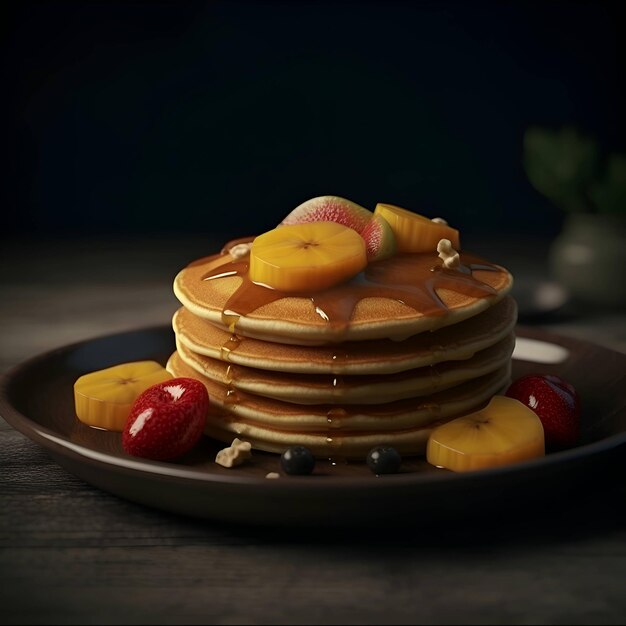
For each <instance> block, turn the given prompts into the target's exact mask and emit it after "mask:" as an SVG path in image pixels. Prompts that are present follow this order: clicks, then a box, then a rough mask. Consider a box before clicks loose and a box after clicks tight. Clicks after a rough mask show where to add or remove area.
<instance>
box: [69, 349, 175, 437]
mask: <svg viewBox="0 0 626 626" xmlns="http://www.w3.org/2000/svg"><path fill="white" fill-rule="evenodd" d="M170 378H172V375H171V374H170V373H169V372H168V371H167V370H166V369H165V368H164V367H163V366H162V365H160V364H159V363H157V362H156V361H136V362H133V363H122V364H121V365H115V366H113V367H108V368H106V369H103V370H98V371H95V372H91V373H89V374H85V375H83V376H81V377H80V378H79V379H78V380H77V381H76V382H75V383H74V403H75V407H76V416H77V417H78V419H79V420H80V421H81V422H84V423H85V424H87V425H88V426H94V427H96V428H104V429H105V430H114V431H118V432H121V431H123V430H124V426H125V425H126V419H127V418H128V414H129V413H130V409H131V407H132V405H133V402H134V401H135V399H136V398H137V396H139V395H140V394H141V393H143V392H144V391H145V390H146V389H148V387H151V386H152V385H156V384H157V383H160V382H163V381H164V380H169V379H170Z"/></svg>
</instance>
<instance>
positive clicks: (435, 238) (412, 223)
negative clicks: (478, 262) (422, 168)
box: [374, 203, 461, 252]
mask: <svg viewBox="0 0 626 626" xmlns="http://www.w3.org/2000/svg"><path fill="white" fill-rule="evenodd" d="M374 215H379V216H380V217H383V218H385V220H387V222H388V223H389V225H390V226H391V230H392V231H393V233H394V235H395V236H396V246H397V249H398V252H436V251H437V244H438V243H439V241H440V240H441V239H449V240H450V243H451V244H452V247H453V248H454V249H455V250H460V249H461V244H460V240H459V231H458V230H456V229H455V228H452V227H450V226H448V225H447V224H444V223H443V222H441V221H434V220H431V219H429V218H427V217H424V216H423V215H418V214H417V213H413V212H412V211H407V210H406V209H402V208H401V207H399V206H394V205H393V204H383V203H378V204H377V205H376V209H374Z"/></svg>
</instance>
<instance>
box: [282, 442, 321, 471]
mask: <svg viewBox="0 0 626 626" xmlns="http://www.w3.org/2000/svg"><path fill="white" fill-rule="evenodd" d="M280 464H281V466H282V468H283V471H284V472H285V474H291V475H292V476H296V475H299V476H304V475H305V474H310V473H311V472H312V471H313V468H314V467H315V457H314V456H313V454H311V451H310V450H309V449H308V448H305V447H304V446H293V447H292V448H287V450H285V451H284V452H283V454H282V456H281V457H280Z"/></svg>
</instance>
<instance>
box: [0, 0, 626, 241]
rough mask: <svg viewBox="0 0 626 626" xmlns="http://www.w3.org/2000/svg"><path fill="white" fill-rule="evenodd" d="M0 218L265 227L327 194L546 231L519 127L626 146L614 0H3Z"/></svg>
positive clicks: (152, 226) (108, 229)
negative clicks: (565, 129)
mask: <svg viewBox="0 0 626 626" xmlns="http://www.w3.org/2000/svg"><path fill="white" fill-rule="evenodd" d="M2 12H3V14H4V15H3V19H2V27H1V28H2V76H1V78H2V86H3V87H2V91H3V96H2V109H3V110H2V120H3V126H4V127H5V137H6V141H4V142H3V148H2V149H3V152H4V154H3V157H4V158H5V164H4V166H3V177H2V178H3V182H2V215H3V217H2V219H3V228H2V236H3V237H6V236H14V235H23V234H28V233H34V234H54V233H59V234H61V233H62V234H64V235H67V234H74V233H75V234H81V233H115V232H119V233H122V234H133V233H155V232H157V233H163V232H165V233H166V232H177V233H180V232H193V233H201V232H228V233H239V234H242V235H243V234H251V233H256V232H260V231H263V230H268V229H270V228H272V227H273V226H274V225H275V224H276V223H277V221H279V220H280V219H282V217H283V216H284V215H285V214H286V213H287V212H288V211H289V210H291V208H293V207H294V206H296V205H297V204H299V203H300V202H302V201H303V200H305V199H307V198H309V197H312V196H315V195H322V194H337V195H342V196H345V197H348V198H350V199H352V200H354V201H356V202H358V203H360V204H362V205H364V206H366V207H368V208H373V207H374V205H375V203H376V202H377V201H386V202H391V203H395V204H399V205H402V206H406V207H407V208H412V209H414V210H416V211H422V212H424V213H426V214H427V215H430V216H431V217H433V216H435V215H443V216H445V217H446V218H447V219H448V221H450V222H452V223H454V224H455V225H457V226H458V227H460V228H462V229H463V230H465V231H481V230H488V231H497V230H500V231H502V230H507V231H510V232H514V231H516V230H523V231H525V232H531V231H534V230H538V231H541V232H545V233H552V232H556V230H557V228H558V226H559V224H560V220H561V217H562V216H561V214H560V213H559V212H558V211H557V210H556V209H554V208H553V207H552V206H551V205H550V204H549V203H548V202H547V201H545V200H544V199H543V198H542V197H540V196H539V195H538V194H537V193H536V192H535V191H534V190H533V189H532V188H531V187H530V185H529V183H528V182H527V179H526V176H525V173H524V171H523V168H522V165H521V154H522V137H523V133H524V131H525V129H526V128H527V127H528V126H529V125H537V124H538V125H544V126H548V127H552V128H558V127H560V126H562V125H564V124H569V125H575V126H577V127H579V128H580V129H581V130H583V131H585V132H588V133H590V134H593V135H594V136H596V137H597V138H598V140H599V141H600V142H601V144H602V146H603V148H605V149H615V150H625V149H626V132H625V128H626V125H625V120H624V115H623V113H624V111H625V110H626V106H625V104H626V103H625V101H624V96H623V91H624V73H623V69H624V68H623V65H622V64H621V63H620V59H621V56H622V55H623V52H624V43H623V41H624V34H625V33H624V30H625V29H624V20H623V16H622V14H621V3H620V2H607V1H597V0H596V1H593V2H591V1H589V2H581V1H578V2H554V1H552V2H521V1H509V2H504V1H502V2H488V1H486V0H478V1H473V2H470V1H468V2H461V1H451V0H441V1H439V2H436V1H423V2H393V1H388V2H334V3H331V2H307V3H305V2H255V3H253V2H184V1H181V2H13V3H4V4H3V8H2Z"/></svg>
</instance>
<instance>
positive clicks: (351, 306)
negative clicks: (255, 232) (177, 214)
mask: <svg viewBox="0 0 626 626" xmlns="http://www.w3.org/2000/svg"><path fill="white" fill-rule="evenodd" d="M461 263H462V265H461V268H460V269H459V270H449V269H445V268H443V266H442V262H441V260H440V259H439V258H438V256H437V253H436V251H434V252H433V253H428V254H426V253H424V254H404V255H396V256H394V257H392V258H391V259H387V260H385V261H377V262H374V263H371V264H370V265H369V266H368V267H367V268H366V269H365V270H364V272H362V273H360V274H359V275H357V276H356V277H354V278H353V279H352V280H350V281H348V282H346V283H343V284H341V285H338V286H336V287H333V288H330V289H328V290H325V291H323V292H311V293H307V292H306V291H303V292H302V293H298V294H285V293H282V292H280V291H278V290H275V289H270V288H268V287H266V286H262V285H256V284H254V283H252V281H250V279H249V278H248V274H247V266H248V257H244V258H243V259H240V260H235V259H233V258H232V257H231V256H230V254H228V253H223V254H220V255H214V256H211V257H206V258H204V259H200V260H198V261H196V262H194V263H191V264H190V265H189V266H188V267H186V268H185V269H183V270H182V271H180V272H179V273H178V275H177V276H176V278H175V280H174V293H175V294H176V296H177V298H178V299H179V300H180V302H181V303H182V304H183V306H185V307H186V308H187V309H188V310H189V311H191V312H192V313H193V314H194V315H197V316H199V317H202V318H204V319H207V320H209V321H210V322H211V323H213V324H216V325H217V326H219V327H221V328H225V329H227V330H230V331H231V332H236V333H237V334H239V335H243V336H246V337H253V338H257V339H262V340H267V341H275V342H278V343H286V344H295V345H321V344H325V343H333V342H340V341H341V342H342V341H361V340H368V339H393V340H403V339H406V338H407V337H410V336H412V335H415V334H418V333H421V332H424V331H428V330H435V329H437V328H440V327H444V326H449V325H452V324H456V323H458V322H460V321H462V320H465V319H468V318H470V317H473V316H474V315H477V314H478V313H481V312H482V311H485V310H486V309H488V308H489V307H491V306H493V305H494V304H495V303H496V302H498V301H499V300H500V299H502V298H503V297H504V296H505V295H506V294H507V293H508V292H509V291H510V289H511V287H512V283H513V279H512V277H511V275H510V274H509V272H508V271H507V270H506V269H504V268H503V267H500V266H498V265H493V264H490V263H488V262H486V261H484V260H482V259H479V258H477V257H474V256H472V255H470V254H467V253H461Z"/></svg>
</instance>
